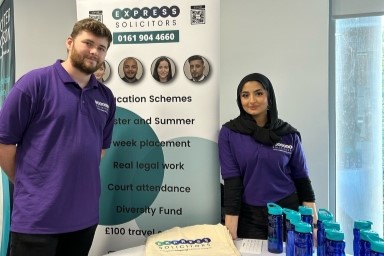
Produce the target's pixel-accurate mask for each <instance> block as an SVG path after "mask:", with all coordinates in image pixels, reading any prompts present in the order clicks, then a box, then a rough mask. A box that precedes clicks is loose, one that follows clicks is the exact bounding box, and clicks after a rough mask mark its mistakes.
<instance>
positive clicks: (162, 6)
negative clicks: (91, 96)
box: [76, 0, 221, 255]
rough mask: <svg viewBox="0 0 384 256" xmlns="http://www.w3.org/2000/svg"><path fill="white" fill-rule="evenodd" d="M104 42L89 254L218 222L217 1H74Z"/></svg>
mask: <svg viewBox="0 0 384 256" xmlns="http://www.w3.org/2000/svg"><path fill="white" fill-rule="evenodd" d="M76 2H77V16H78V19H79V20H80V19H83V18H94V19H98V20H100V21H102V22H103V23H104V24H106V25H107V26H108V27H109V29H110V30H111V32H112V35H113V42H112V44H111V46H110V48H109V50H108V53H107V57H106V62H105V64H106V65H105V67H103V68H101V69H100V70H99V71H98V72H96V76H97V77H98V78H99V79H100V80H102V81H103V82H104V83H105V84H106V85H107V86H108V87H110V88H111V89H112V91H113V93H114V95H115V99H116V103H117V106H118V108H117V112H116V118H115V128H114V133H113V139H112V145H111V148H110V149H109V150H108V151H107V155H106V156H105V157H104V158H103V160H102V163H101V177H102V184H101V186H102V193H101V199H100V225H99V227H98V229H97V231H96V236H95V240H94V243H93V246H92V249H91V252H90V255H103V254H107V253H109V252H112V251H117V250H121V249H125V248H129V247H133V246H137V245H140V244H143V243H144V242H145V240H146V238H147V237H148V236H149V235H151V234H156V233H159V232H162V231H164V230H167V229H170V228H172V227H175V226H180V227H184V226H190V225H195V224H217V223H219V222H220V214H221V213H220V210H221V207H220V174H219V164H218V153H217V135H218V130H219V83H218V81H219V69H220V67H219V52H220V49H219V47H220V41H219V40H220V35H219V31H220V24H219V21H220V1H219V0H209V1H208V0H206V1H203V0H200V1H195V0H188V1H170V0H163V1H161V0H160V1H159V0H156V1H137V0H136V1H133V0H130V1H128V0H124V1H123V0H119V1H118V0H109V1H95V0H77V1H76Z"/></svg>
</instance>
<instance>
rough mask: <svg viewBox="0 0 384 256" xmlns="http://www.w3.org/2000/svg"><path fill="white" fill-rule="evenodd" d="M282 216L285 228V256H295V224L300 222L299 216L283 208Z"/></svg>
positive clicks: (297, 213) (296, 212) (295, 212)
mask: <svg viewBox="0 0 384 256" xmlns="http://www.w3.org/2000/svg"><path fill="white" fill-rule="evenodd" d="M283 214H285V226H286V231H287V234H286V238H287V239H286V243H285V255H286V256H294V255H295V250H294V249H295V222H299V221H300V220H301V214H300V213H299V212H298V211H295V210H291V209H287V208H284V209H283Z"/></svg>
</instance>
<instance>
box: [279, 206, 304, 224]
mask: <svg viewBox="0 0 384 256" xmlns="http://www.w3.org/2000/svg"><path fill="white" fill-rule="evenodd" d="M283 213H285V216H286V218H287V219H288V220H289V221H290V222H291V223H292V221H294V220H301V214H300V213H299V212H298V211H295V210H292V209H288V208H283Z"/></svg>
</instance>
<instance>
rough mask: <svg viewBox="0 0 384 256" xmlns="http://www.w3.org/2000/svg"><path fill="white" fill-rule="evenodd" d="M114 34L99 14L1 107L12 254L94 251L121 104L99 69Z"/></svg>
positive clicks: (1, 157) (79, 26)
mask: <svg viewBox="0 0 384 256" xmlns="http://www.w3.org/2000/svg"><path fill="white" fill-rule="evenodd" d="M111 41H112V35H111V32H110V31H109V29H108V28H107V27H106V26H105V25H104V24H103V23H101V22H98V21H96V20H93V19H84V20H80V21H78V22H77V23H76V24H75V25H74V27H73V31H72V33H71V35H70V36H69V37H68V38H67V39H66V47H67V51H68V57H67V59H66V60H65V61H61V60H58V61H56V63H54V64H53V65H51V66H48V67H44V68H40V69H36V70H33V71H31V72H29V73H27V74H25V75H24V76H23V77H21V78H20V79H19V80H18V81H17V82H16V84H15V85H14V87H13V89H12V90H11V92H10V93H9V95H8V97H7V99H6V101H5V103H4V106H3V108H2V109H1V112H0V165H1V167H2V169H3V170H4V171H5V173H6V174H7V175H8V177H9V180H10V181H11V182H13V183H14V197H13V202H14V204H13V211H12V221H11V255H12V256H18V255H23V256H24V255H29V256H34V255H36V256H45V255H47V256H48V255H66V256H69V255H71V256H73V255H88V252H89V250H90V247H91V245H92V241H93V237H94V234H95V230H96V227H97V224H98V221H99V196H100V174H99V165H100V161H101V157H102V156H103V155H104V153H105V150H106V149H107V148H109V147H110V144H111V140H112V130H113V124H114V115H115V110H116V104H115V101H114V96H113V94H112V92H111V90H110V89H109V88H107V87H106V86H105V85H104V84H102V83H100V82H98V81H97V80H96V78H95V76H94V75H93V73H94V72H95V71H96V70H97V69H98V68H99V67H100V66H101V65H102V64H103V62H104V60H105V56H106V53H107V50H108V48H109V46H110V43H111Z"/></svg>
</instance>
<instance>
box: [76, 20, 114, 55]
mask: <svg viewBox="0 0 384 256" xmlns="http://www.w3.org/2000/svg"><path fill="white" fill-rule="evenodd" d="M82 31H87V32H91V33H92V34H94V35H96V36H98V37H106V38H107V40H108V48H109V46H110V45H111V42H112V34H111V31H110V30H109V29H108V28H107V26H105V25H104V23H102V22H100V21H98V20H95V19H91V18H86V19H82V20H79V21H78V22H76V23H75V25H74V26H73V30H72V33H71V37H72V38H75V37H76V36H78V35H79V33H80V32H82Z"/></svg>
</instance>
